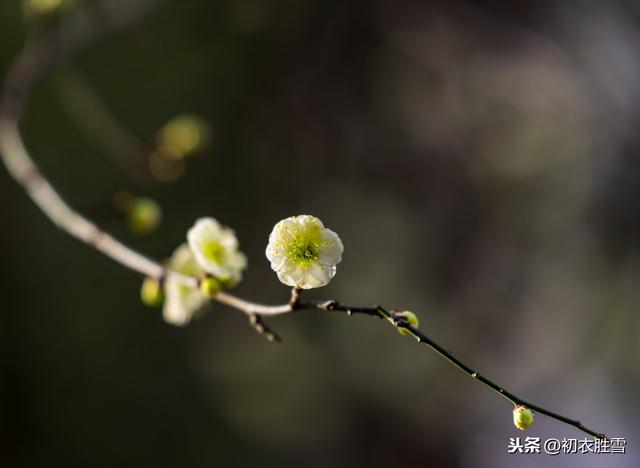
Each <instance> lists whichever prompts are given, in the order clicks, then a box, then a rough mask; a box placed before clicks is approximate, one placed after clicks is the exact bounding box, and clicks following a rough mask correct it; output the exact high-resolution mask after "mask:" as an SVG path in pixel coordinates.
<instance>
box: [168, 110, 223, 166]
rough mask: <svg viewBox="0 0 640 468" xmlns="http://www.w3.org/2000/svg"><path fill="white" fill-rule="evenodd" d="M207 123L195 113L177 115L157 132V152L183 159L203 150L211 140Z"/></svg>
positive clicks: (172, 157)
mask: <svg viewBox="0 0 640 468" xmlns="http://www.w3.org/2000/svg"><path fill="white" fill-rule="evenodd" d="M211 134H212V132H211V128H210V126H209V124H208V123H207V122H206V121H205V120H204V119H202V118H200V117H198V116H196V115H190V114H183V115H178V116H176V117H174V118H172V119H171V120H169V122H167V123H166V124H165V125H164V126H163V127H162V128H161V129H160V131H159V132H158V136H157V139H156V142H157V145H158V148H157V149H158V153H159V154H160V155H162V156H165V157H167V158H170V159H184V158H187V157H189V156H192V155H193V154H195V153H198V152H201V151H203V150H204V149H205V148H206V147H207V146H208V144H209V142H210V140H211Z"/></svg>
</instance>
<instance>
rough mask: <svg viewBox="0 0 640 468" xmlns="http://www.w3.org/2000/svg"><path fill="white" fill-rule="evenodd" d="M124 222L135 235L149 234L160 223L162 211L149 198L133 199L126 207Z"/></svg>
mask: <svg viewBox="0 0 640 468" xmlns="http://www.w3.org/2000/svg"><path fill="white" fill-rule="evenodd" d="M126 221H127V226H128V227H129V229H130V230H131V231H133V232H134V233H135V234H140V235H144V234H149V233H150V232H152V231H154V230H155V229H156V228H157V227H158V225H159V224H160V221H162V209H161V208H160V205H158V204H157V203H156V202H155V201H154V200H152V199H151V198H134V199H132V200H131V201H130V203H129V206H128V207H127V212H126Z"/></svg>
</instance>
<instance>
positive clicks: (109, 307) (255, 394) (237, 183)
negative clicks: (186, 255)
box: [0, 0, 640, 468]
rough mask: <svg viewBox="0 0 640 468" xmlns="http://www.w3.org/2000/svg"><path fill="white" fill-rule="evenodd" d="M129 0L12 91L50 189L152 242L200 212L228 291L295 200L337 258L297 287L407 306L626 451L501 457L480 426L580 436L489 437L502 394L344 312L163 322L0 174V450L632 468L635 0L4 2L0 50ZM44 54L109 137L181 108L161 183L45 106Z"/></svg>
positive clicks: (5, 461) (163, 243) (269, 296)
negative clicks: (116, 202) (104, 122)
mask: <svg viewBox="0 0 640 468" xmlns="http://www.w3.org/2000/svg"><path fill="white" fill-rule="evenodd" d="M54 3H55V2H54ZM90 3H92V4H93V5H89V4H90ZM141 3H146V4H150V3H157V5H152V8H151V9H150V10H149V12H148V13H146V14H145V15H144V17H141V18H139V19H138V20H137V21H135V22H133V23H132V24H130V25H129V26H128V27H126V28H124V29H120V30H118V31H114V32H113V34H111V35H109V36H108V37H107V38H105V39H104V40H101V41H99V42H97V43H96V44H95V46H93V47H91V48H89V49H88V50H87V51H86V52H85V53H83V54H81V55H79V56H77V57H76V58H75V59H74V60H72V62H71V63H69V64H66V65H61V66H58V67H54V68H53V70H52V71H51V73H49V74H48V75H47V76H46V77H45V78H44V79H43V80H42V81H40V82H39V83H38V84H37V85H36V86H35V88H34V90H33V93H32V96H31V99H30V102H29V105H28V107H27V109H26V112H25V115H24V118H23V129H24V135H25V140H26V142H27V145H28V147H29V149H30V150H31V151H32V154H33V157H34V159H35V160H36V161H37V163H38V164H39V165H40V167H41V169H42V171H43V172H44V173H45V174H46V175H47V176H48V177H49V179H50V180H51V181H52V183H53V184H54V185H55V186H56V187H57V188H58V189H59V190H60V192H61V194H63V196H64V197H65V198H66V199H67V200H68V201H69V202H70V203H71V204H72V205H73V206H75V207H78V208H79V209H80V210H81V211H82V212H83V213H85V214H87V215H88V216H90V217H92V218H93V219H96V221H97V222H99V223H100V224H102V225H103V226H104V227H105V228H106V229H107V230H108V231H110V232H112V233H114V234H115V235H116V236H117V237H119V238H121V239H122V240H123V241H125V243H127V244H130V245H132V246H134V247H136V248H138V249H140V250H141V251H143V252H145V253H147V254H149V255H151V256H153V257H155V258H159V259H161V258H166V257H167V256H169V255H170V253H171V252H172V251H173V249H174V248H175V247H176V246H177V245H178V244H179V243H181V242H183V241H184V237H185V233H186V230H187V229H188V228H189V227H190V226H191V224H192V223H193V221H194V220H195V219H196V218H197V217H199V216H204V215H211V216H215V217H216V218H217V219H219V220H220V221H221V222H223V223H225V224H227V225H230V226H232V227H234V228H235V229H236V231H237V234H238V236H239V238H240V240H241V243H242V248H243V250H244V251H245V252H246V253H247V255H248V257H249V261H250V267H249V269H248V271H247V273H246V275H245V280H244V282H243V283H242V284H241V285H240V286H239V287H238V288H237V293H238V294H240V295H242V296H243V297H248V298H252V299H255V300H258V301H261V302H265V303H280V302H283V301H286V300H287V297H288V292H287V290H286V288H285V287H284V286H283V285H281V284H280V283H279V282H278V281H277V279H276V277H275V275H274V274H273V272H271V271H270V268H269V264H268V262H267V260H266V259H265V257H264V248H265V246H266V242H267V236H268V234H269V232H270V230H271V227H272V226H273V224H274V223H275V222H277V221H278V220H279V219H281V218H284V217H286V216H289V215H291V214H301V213H309V214H314V215H316V216H319V217H320V218H321V219H322V220H323V221H324V222H325V224H326V225H327V226H328V227H330V228H332V229H333V230H335V231H337V232H338V233H339V234H340V236H341V237H342V239H343V241H344V244H345V254H344V257H343V262H342V263H341V264H340V265H339V268H338V274H337V275H336V277H335V279H334V280H333V282H332V283H331V284H330V285H329V286H328V287H326V288H323V289H321V290H316V291H314V292H312V293H310V294H309V296H312V297H316V298H338V299H340V300H341V301H343V302H346V303H353V304H361V305H370V304H375V303H382V304H385V305H387V306H389V307H400V308H409V309H411V310H413V311H415V312H416V313H417V314H418V315H419V316H420V318H421V326H422V327H423V329H424V330H425V331H426V332H427V333H428V334H430V335H431V336H432V337H434V338H435V339H436V340H437V341H440V342H441V343H442V344H443V345H444V346H445V347H446V348H447V349H451V350H452V351H453V352H455V353H456V354H457V355H458V356H459V357H461V358H462V359H463V360H466V361H468V362H469V363H470V364H472V365H474V366H476V367H477V368H478V369H479V370H480V371H482V372H483V373H485V374H486V375H488V376H490V377H492V378H494V379H495V380H496V381H498V382H499V383H501V384H503V385H505V386H506V387H507V388H508V389H510V390H512V391H514V392H515V393H517V394H518V395H521V396H523V397H524V398H526V399H530V400H532V401H534V402H536V403H539V404H541V405H543V406H546V407H548V408H549V409H551V410H556V411H559V412H561V413H563V414H566V415H568V416H571V417H576V418H580V419H582V421H583V422H584V423H585V424H587V425H588V426H591V427H593V428H594V429H596V430H599V431H604V432H606V433H607V434H609V435H610V436H614V437H626V439H627V444H628V445H629V448H628V454H627V455H592V456H580V455H569V456H558V457H550V456H546V455H531V456H522V455H521V456H516V455H508V454H507V443H508V440H509V437H514V436H521V437H523V436H525V435H531V436H538V437H542V438H546V437H557V438H562V437H567V438H569V437H573V438H582V437H584V434H582V433H580V432H578V431H576V430H575V429H574V428H572V427H569V426H567V425H564V424H561V423H558V422H556V421H553V420H550V419H548V418H545V417H543V416H539V417H538V418H537V420H536V422H535V424H534V426H533V428H532V429H531V430H530V431H529V432H528V433H526V434H525V433H521V432H519V431H517V429H516V428H515V427H514V426H513V423H512V421H511V410H512V407H511V405H510V404H509V403H508V402H506V401H505V400H503V399H501V398H500V397H498V396H496V395H495V394H493V393H492V392H490V391H489V390H487V389H486V388H484V387H482V386H480V385H479V384H477V383H475V382H473V381H472V380H471V379H469V378H468V377H467V376H465V375H463V374H462V373H461V372H459V371H457V370H455V369H454V368H452V367H450V366H449V365H448V364H447V363H446V362H444V361H443V360H442V359H441V358H439V357H438V356H436V355H435V354H434V353H432V352H430V351H428V350H427V349H426V348H422V347H420V346H418V345H417V344H416V343H415V342H414V341H413V340H411V339H406V338H402V337H400V336H398V334H397V333H395V332H394V331H393V330H392V329H391V328H390V327H388V326H385V325H384V324H383V323H381V322H379V321H377V320H373V319H370V318H368V317H358V316H354V317H350V318H348V317H345V316H337V315H331V314H323V313H316V312H301V313H299V314H294V315H291V316H283V317H278V318H276V319H274V320H272V321H271V325H272V326H273V327H274V328H276V329H277V331H278V332H279V333H280V334H281V335H282V336H283V337H284V343H283V344H282V345H274V344H271V343H269V342H267V341H266V340H264V339H263V338H261V337H260V336H258V335H257V334H256V333H255V332H254V331H253V330H251V329H250V328H249V327H248V326H247V324H246V320H245V318H244V317H243V316H242V315H241V314H239V313H237V312H235V311H232V310H230V309H228V308H226V307H223V306H221V305H213V306H211V307H210V308H209V309H208V310H207V313H206V314H203V316H202V317H200V318H198V319H196V320H194V321H193V322H192V323H191V324H190V325H189V326H188V327H186V328H176V327H173V326H170V325H168V324H166V323H165V322H164V321H163V320H162V318H161V313H160V311H158V310H154V309H148V308H146V307H145V306H144V305H142V304H141V302H140V300H139V286H140V278H139V277H138V276H137V275H136V274H133V273H131V272H129V271H127V270H125V269H124V268H123V267H121V266H120V265H118V264H115V263H114V262H112V261H111V260H109V259H107V258H105V257H103V256H102V255H100V254H99V253H97V252H95V251H94V250H92V249H91V248H89V247H87V246H85V245H82V244H80V243H79V242H77V241H76V240H74V239H72V238H70V237H69V236H67V235H66V234H63V233H61V232H60V231H58V230H57V229H56V228H55V227H54V226H53V225H52V224H51V223H50V222H49V221H48V220H47V219H46V218H45V217H44V216H43V215H42V214H41V213H40V212H39V211H38V209H37V208H36V207H35V206H34V205H33V204H32V203H31V201H30V200H29V199H28V198H27V197H26V196H25V194H24V193H23V192H22V190H21V189H20V188H19V187H18V186H17V185H16V184H15V183H14V181H13V180H11V179H10V177H9V176H8V174H7V173H6V171H5V170H4V168H3V169H2V170H0V199H1V200H2V202H3V210H2V213H3V216H2V222H1V223H0V225H1V226H2V229H0V256H1V257H0V258H1V262H0V279H1V281H0V292H1V294H2V307H1V308H0V402H1V406H0V465H1V466H3V467H5V466H6V467H14V466H15V467H23V466H24V467H41V466H52V465H61V466H66V467H88V466H91V467H115V466H139V467H142V466H144V467H147V466H149V467H176V466H179V467H211V466H220V467H253V466H255V467H284V466H295V467H298V466H304V467H335V468H339V467H370V468H374V467H386V466H436V467H464V468H466V467H475V466H479V467H485V466H486V467H512V466H522V467H525V468H527V467H537V466H551V467H559V466H580V467H591V466H608V467H633V466H637V453H636V454H635V455H634V445H635V443H634V441H635V440H637V436H638V424H637V421H638V419H639V418H640V406H639V405H638V392H639V390H640V371H639V366H638V363H639V354H640V344H639V341H638V335H639V332H640V316H639V315H638V312H639V291H640V289H639V287H638V285H639V284H640V257H639V249H638V247H639V242H638V241H639V239H640V139H639V138H638V130H639V125H638V117H639V114H640V4H638V2H636V1H633V0H629V1H623V0H618V1H614V0H611V1H607V2H602V1H597V0H593V1H583V2H569V1H567V2H556V1H533V0H527V1H519V2H509V1H498V0H494V1H491V0H486V1H418V0H415V1H410V0H377V1H348V2H345V1H339V0H336V1H333V0H331V1H329V0H324V1H311V0H226V1H206V0H179V1H160V2H150V1H149V0H130V1H122V0H119V1H115V0H110V1H107V0H102V1H93V2H89V1H84V2H83V1H79V0H76V2H75V3H74V4H67V5H66V7H65V8H64V9H63V11H61V12H59V13H57V14H56V16H55V17H51V16H47V18H44V19H43V18H35V19H34V15H33V13H32V14H31V15H30V18H31V19H30V20H29V21H27V20H26V19H25V15H24V5H22V4H21V2H19V1H17V0H4V1H2V2H1V3H0V70H1V71H2V74H4V73H5V72H6V70H7V69H8V67H9V64H10V62H11V60H12V58H14V57H15V56H16V55H17V54H18V52H19V50H20V48H21V47H22V45H23V44H24V42H25V40H26V38H27V36H28V35H32V37H38V36H40V37H41V36H42V35H43V34H45V33H46V30H47V29H48V28H51V27H55V25H56V24H57V23H64V22H65V21H68V20H69V19H71V18H73V17H74V15H76V14H77V10H78V9H82V8H86V7H89V8H91V7H96V8H98V9H97V10H96V11H97V13H96V14H94V20H97V21H99V22H102V21H104V22H105V23H108V22H109V21H110V15H111V16H114V17H116V16H118V15H126V13H127V9H129V8H136V7H137V6H139V4H141ZM62 40H64V38H63V39H62ZM69 70H73V73H74V74H76V76H80V77H82V78H81V79H82V80H85V84H86V85H88V86H90V87H91V88H93V90H94V91H95V93H96V95H97V96H100V98H101V99H102V100H103V103H104V105H105V107H106V108H107V109H108V110H109V112H111V113H112V114H113V116H114V118H115V119H117V120H118V121H119V122H120V123H121V124H122V125H123V127H124V128H126V129H128V131H130V132H132V134H133V135H136V137H137V138H140V139H141V140H143V141H147V142H152V141H153V138H154V134H155V132H156V131H157V129H158V128H159V127H161V126H162V125H163V124H164V123H165V122H166V121H167V120H168V119H170V118H171V117H172V116H174V115H176V114H180V113H183V112H190V113H196V114H199V115H201V116H203V117H204V118H205V119H207V121H208V122H209V123H210V125H211V128H212V131H213V133H212V140H211V144H210V146H209V147H208V149H207V150H206V151H204V153H203V154H201V155H199V156H198V157H194V158H192V159H189V160H188V161H187V162H186V166H185V171H184V173H183V174H182V176H181V177H179V178H178V179H177V180H175V181H173V182H167V183H164V182H162V183H160V182H153V181H152V182H151V183H148V181H144V180H141V179H139V178H138V179H135V178H134V179H132V178H131V177H130V175H129V174H127V172H126V171H123V170H122V169H121V168H120V167H119V166H117V165H114V164H113V163H112V161H111V160H110V157H109V155H108V154H107V153H106V152H105V151H104V148H101V147H100V145H96V144H95V141H94V140H93V139H92V138H90V137H89V136H88V134H87V132H86V131H83V129H82V122H81V121H80V122H79V121H78V119H77V117H76V118H74V117H73V115H72V114H73V113H72V112H69V106H68V104H69V103H68V102H66V101H68V100H70V99H72V98H73V95H74V92H75V91H74V89H76V88H74V86H66V87H64V86H60V83H61V82H64V80H65V76H67V78H68V73H69ZM65 73H66V74H67V75H65ZM67 84H68V81H67ZM77 90H78V92H80V87H78V88H77ZM108 139H109V138H108V136H107V140H108ZM112 156H113V155H112ZM120 190H131V191H132V192H133V193H136V194H141V195H147V196H151V197H153V198H155V199H156V200H157V201H158V202H159V203H160V204H161V205H162V207H163V210H164V221H163V223H162V226H161V227H160V229H159V230H158V231H157V232H155V233H153V234H151V235H149V236H146V237H139V236H134V235H131V234H130V233H129V232H128V231H127V230H126V229H125V228H124V227H123V226H122V223H120V222H119V221H118V220H117V219H116V218H115V217H113V216H112V215H111V214H109V212H108V210H105V209H104V206H108V204H109V201H110V200H111V197H112V196H113V194H114V193H115V192H117V191H120Z"/></svg>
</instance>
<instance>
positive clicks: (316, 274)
mask: <svg viewBox="0 0 640 468" xmlns="http://www.w3.org/2000/svg"><path fill="white" fill-rule="evenodd" d="M343 250H344V247H343V245H342V241H341V240H340V238H339V237H338V234H336V233H335V232H333V231H332V230H331V229H327V228H325V227H324V225H323V224H322V221H320V220H319V219H318V218H316V217H314V216H309V215H301V216H292V217H290V218H286V219H283V220H282V221H280V222H279V223H278V224H276V225H275V226H274V228H273V231H272V232H271V234H270V235H269V245H268V246H267V250H266V254H267V258H268V259H269V261H270V262H271V268H272V269H273V271H275V272H276V273H277V275H278V279H279V280H280V281H281V282H283V283H284V284H286V285H287V286H293V287H296V288H301V289H311V288H319V287H321V286H325V285H326V284H327V283H329V281H331V278H333V276H334V275H335V274H336V265H337V264H338V263H340V261H341V260H342V252H343Z"/></svg>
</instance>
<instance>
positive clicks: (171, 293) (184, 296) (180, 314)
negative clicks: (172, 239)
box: [162, 243, 208, 326]
mask: <svg viewBox="0 0 640 468" xmlns="http://www.w3.org/2000/svg"><path fill="white" fill-rule="evenodd" d="M168 266H169V268H170V269H171V270H173V271H177V272H178V273H182V274H184V275H189V276H195V277H198V276H200V275H201V274H202V273H203V271H202V268H200V266H199V265H198V262H197V261H196V258H195V256H194V255H193V252H191V249H190V248H189V246H188V245H187V244H186V243H185V244H182V245H181V246H180V247H178V248H177V249H176V250H175V251H174V252H173V255H172V256H171V259H170V260H169V264H168ZM164 294H165V301H164V309H163V311H162V316H163V318H164V319H165V321H166V322H168V323H171V324H173V325H179V326H184V325H186V324H188V323H189V321H190V320H191V317H192V316H193V314H194V313H195V312H196V311H197V310H198V309H200V308H201V307H202V306H203V305H204V304H205V303H206V302H207V300H208V298H207V297H206V296H205V295H204V294H202V293H201V292H200V290H199V289H197V288H191V287H189V286H186V285H184V284H182V283H180V282H178V281H173V280H172V279H171V276H169V277H168V278H167V279H166V281H165V286H164Z"/></svg>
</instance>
